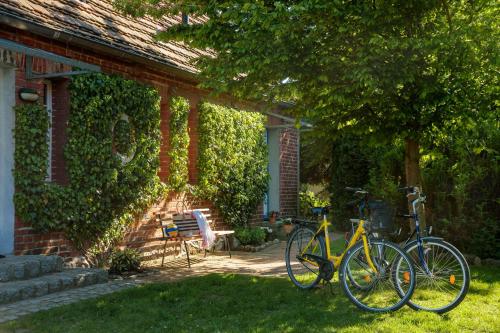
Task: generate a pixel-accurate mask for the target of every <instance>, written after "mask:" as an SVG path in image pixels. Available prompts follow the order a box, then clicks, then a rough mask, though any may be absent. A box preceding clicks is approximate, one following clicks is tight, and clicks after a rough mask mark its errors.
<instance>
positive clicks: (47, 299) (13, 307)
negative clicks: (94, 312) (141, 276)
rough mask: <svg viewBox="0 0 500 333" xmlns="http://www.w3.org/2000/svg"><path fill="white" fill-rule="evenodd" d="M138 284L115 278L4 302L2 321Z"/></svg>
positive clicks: (0, 314) (1, 313)
mask: <svg viewBox="0 0 500 333" xmlns="http://www.w3.org/2000/svg"><path fill="white" fill-rule="evenodd" d="M137 284H138V283H137V282H135V281H129V280H123V281H116V280H114V281H110V282H108V283H101V284H94V285H91V286H87V287H82V288H76V289H70V290H67V291H61V292H57V293H52V294H48V295H45V296H41V297H37V298H34V299H28V300H24V301H19V302H15V303H11V304H2V305H0V323H3V322H7V321H10V320H14V319H17V318H19V317H21V316H24V315H27V314H30V313H34V312H38V311H43V310H48V309H51V308H54V307H57V306H61V305H64V304H70V303H74V302H78V301H81V300H84V299H88V298H94V297H97V296H101V295H105V294H109V293H112V292H115V291H118V290H122V289H125V288H130V287H133V286H136V285H137Z"/></svg>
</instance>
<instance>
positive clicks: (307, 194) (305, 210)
mask: <svg viewBox="0 0 500 333" xmlns="http://www.w3.org/2000/svg"><path fill="white" fill-rule="evenodd" d="M299 201H300V214H301V215H302V216H312V213H311V208H312V207H326V206H329V205H330V201H329V200H327V199H324V198H321V197H320V196H319V195H317V194H315V193H314V192H313V191H310V190H308V189H306V188H303V189H302V191H300V192H299Z"/></svg>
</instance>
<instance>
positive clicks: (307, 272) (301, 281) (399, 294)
mask: <svg viewBox="0 0 500 333" xmlns="http://www.w3.org/2000/svg"><path fill="white" fill-rule="evenodd" d="M353 190H358V189H353ZM356 194H357V195H365V196H364V197H363V199H362V200H361V202H360V205H359V206H360V219H359V224H358V227H357V229H356V231H355V233H354V234H353V236H352V237H351V239H350V240H349V242H348V244H347V246H346V247H345V249H344V251H343V252H342V253H341V254H339V255H332V254H331V251H330V237H329V233H328V227H329V226H331V223H330V222H328V220H327V214H328V207H316V208H313V213H316V214H318V215H319V214H321V215H323V219H322V221H321V223H320V225H319V227H318V228H317V230H314V229H313V228H311V223H307V222H306V221H296V222H297V223H296V225H295V228H294V230H293V231H292V233H291V235H290V237H289V239H288V242H287V246H286V251H285V261H286V267H287V271H288V276H289V277H290V279H291V280H292V282H293V283H294V284H295V285H296V286H297V287H299V288H301V289H310V288H313V287H315V286H316V285H317V284H318V283H319V282H320V281H321V280H325V281H330V280H331V279H332V278H333V275H334V273H335V271H336V270H338V271H339V282H340V285H341V287H342V289H343V290H344V292H345V294H346V296H347V297H348V298H349V299H350V300H351V301H352V302H353V303H354V304H355V305H356V306H358V307H359V308H361V309H363V310H367V311H372V312H386V311H395V310H397V309H399V308H401V307H402V306H404V305H405V304H406V303H407V302H408V301H409V299H410V298H411V296H412V294H413V290H414V289H415V269H414V267H413V264H412V260H411V259H410V258H409V257H408V255H407V254H406V253H405V252H404V251H403V250H401V249H400V248H399V247H398V246H397V245H396V244H393V243H391V242H388V241H386V240H383V239H373V238H371V237H368V231H367V230H366V228H365V226H366V223H367V222H366V220H365V219H364V218H363V213H362V212H363V211H364V208H365V207H363V205H365V204H366V202H367V200H366V194H367V193H363V192H360V191H356Z"/></svg>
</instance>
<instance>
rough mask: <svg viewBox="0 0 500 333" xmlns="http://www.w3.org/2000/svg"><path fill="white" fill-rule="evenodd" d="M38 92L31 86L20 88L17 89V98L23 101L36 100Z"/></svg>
mask: <svg viewBox="0 0 500 333" xmlns="http://www.w3.org/2000/svg"><path fill="white" fill-rule="evenodd" d="M39 97H40V96H39V95H38V92H37V91H36V90H35V89H31V88H21V89H19V98H20V99H21V100H22V101H25V102H36V101H38V98H39Z"/></svg>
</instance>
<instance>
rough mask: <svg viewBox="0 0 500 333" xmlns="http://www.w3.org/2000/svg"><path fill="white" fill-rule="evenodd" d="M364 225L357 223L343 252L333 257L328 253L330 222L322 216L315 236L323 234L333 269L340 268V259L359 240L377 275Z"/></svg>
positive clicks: (362, 222)
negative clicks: (361, 241)
mask: <svg viewBox="0 0 500 333" xmlns="http://www.w3.org/2000/svg"><path fill="white" fill-rule="evenodd" d="M364 224H365V221H364V220H360V221H359V225H358V227H357V229H356V232H355V233H354V235H353V236H352V237H351V240H350V241H349V244H348V245H347V246H346V247H345V249H344V251H343V252H342V253H341V254H340V255H339V256H334V255H332V254H331V251H330V237H329V234H328V227H329V226H331V225H332V224H331V223H330V222H328V220H327V218H326V214H323V221H322V222H321V225H320V226H319V228H318V230H317V231H316V233H315V236H319V235H320V234H321V233H322V232H323V234H324V236H325V243H326V253H327V258H328V260H329V261H331V262H332V263H333V266H334V268H335V269H338V267H339V266H340V263H341V262H342V259H343V258H344V255H345V254H346V253H347V251H348V250H349V249H350V248H351V247H353V246H354V244H356V243H357V242H358V240H359V239H360V238H361V239H362V240H363V248H364V251H365V255H366V260H367V263H368V265H369V266H370V268H371V269H372V270H373V271H374V272H375V273H378V270H377V268H376V267H375V265H374V264H373V261H372V259H371V256H370V247H369V240H368V237H367V236H366V230H365V228H364ZM313 240H314V238H312V239H311V240H310V241H309V243H308V244H307V245H306V246H305V248H304V250H303V251H302V253H301V255H304V253H305V252H306V250H307V249H308V248H309V247H310V246H311V243H312V241H313ZM316 246H317V245H316ZM314 250H316V247H315V248H314V249H313V251H314ZM304 260H305V261H307V262H308V263H310V264H312V265H317V263H315V262H312V261H311V260H306V259H304Z"/></svg>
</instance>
